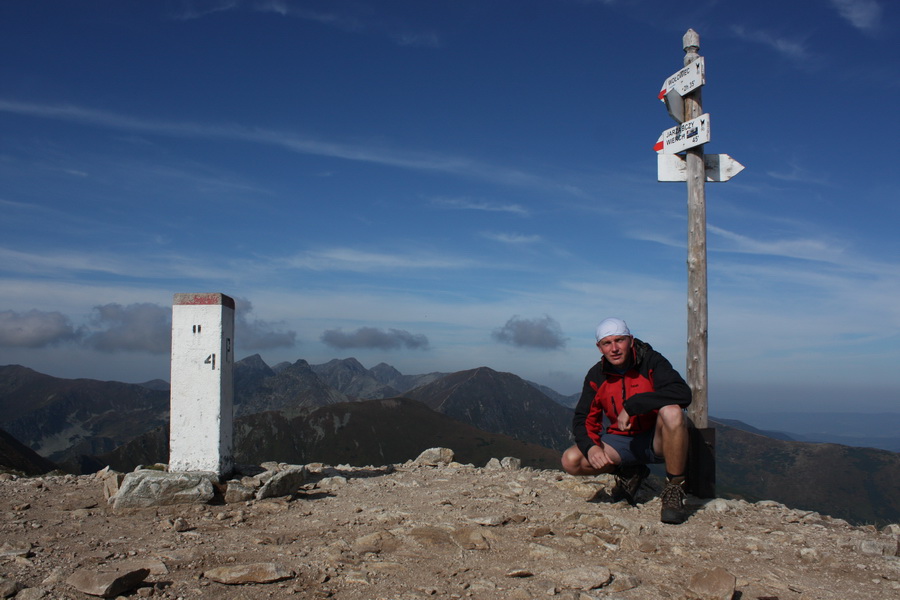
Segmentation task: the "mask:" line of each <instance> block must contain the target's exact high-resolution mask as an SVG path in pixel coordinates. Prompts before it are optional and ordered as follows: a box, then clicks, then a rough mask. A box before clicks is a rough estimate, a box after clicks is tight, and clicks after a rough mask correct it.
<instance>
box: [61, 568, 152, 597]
mask: <svg viewBox="0 0 900 600" xmlns="http://www.w3.org/2000/svg"><path fill="white" fill-rule="evenodd" d="M149 574H150V569H134V570H128V569H126V570H113V571H97V570H95V569H79V570H78V571H75V572H74V573H72V575H71V576H70V577H69V578H68V579H67V580H66V583H68V584H69V585H71V586H72V587H73V588H75V589H76V590H78V591H79V592H82V593H84V594H89V595H91V596H100V597H101V598H114V597H116V596H119V595H121V594H124V593H125V592H129V591H131V590H133V589H134V588H136V587H137V586H138V585H140V583H141V582H142V581H144V579H146V578H147V575H149Z"/></svg>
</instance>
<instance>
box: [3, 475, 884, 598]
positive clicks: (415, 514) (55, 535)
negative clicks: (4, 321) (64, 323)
mask: <svg viewBox="0 0 900 600" xmlns="http://www.w3.org/2000/svg"><path fill="white" fill-rule="evenodd" d="M493 462H494V464H492V465H490V466H489V467H478V468H476V467H473V466H466V465H459V464H456V463H452V462H451V463H449V464H438V465H436V466H435V465H426V464H422V463H421V462H416V461H411V462H408V463H405V464H399V465H393V466H388V467H367V468H354V467H348V466H338V467H327V466H322V465H309V466H308V467H309V477H308V479H307V480H306V482H305V483H304V484H303V485H302V487H301V488H300V489H299V490H298V491H297V493H296V494H293V495H292V496H287V497H280V498H271V499H266V500H251V501H246V502H240V503H234V504H204V505H174V506H162V507H156V508H142V509H130V510H119V511H114V510H113V508H112V506H111V505H110V504H109V503H108V502H107V501H106V499H105V497H104V492H103V485H102V482H101V481H100V478H99V477H98V476H79V477H76V476H71V475H66V476H44V477H39V478H14V477H11V476H9V475H6V476H4V478H3V480H0V514H2V524H0V528H2V529H0V591H2V594H0V597H10V595H14V597H15V598H16V599H17V600H21V599H33V598H72V599H77V598H89V597H91V596H88V595H86V594H85V593H84V592H82V591H79V588H77V587H76V586H75V585H74V584H73V581H74V579H73V575H76V574H82V575H85V574H87V575H91V574H100V573H104V572H109V571H113V570H118V572H128V571H131V572H134V571H135V570H136V569H140V568H145V569H147V571H146V572H141V575H140V576H139V577H138V579H143V581H142V582H141V583H139V584H131V585H126V587H127V588H128V589H126V590H124V591H122V592H112V595H115V594H116V593H121V595H123V596H125V597H151V598H166V599H174V598H183V599H189V598H216V599H219V598H222V599H238V598H310V599H325V598H334V599H341V600H343V599H347V600H351V599H396V600H403V599H407V600H413V599H428V598H476V599H477V598H484V599H516V600H520V599H521V600H530V599H534V598H551V599H563V600H590V599H592V598H598V599H599V598H608V599H621V600H625V599H641V600H653V599H675V600H680V599H687V598H704V599H705V598H733V599H740V600H751V599H752V600H773V599H778V600H813V599H816V600H826V599H835V600H837V599H840V600H853V599H860V600H873V599H890V598H900V558H898V556H897V554H898V540H900V529H898V527H897V526H896V525H894V526H888V527H887V528H884V529H882V530H880V531H879V530H876V529H875V528H874V527H871V526H868V527H856V526H851V525H849V524H847V523H846V522H844V521H840V520H835V519H831V518H828V517H825V516H821V515H819V514H816V513H809V512H806V511H797V510H791V509H788V508H786V507H784V506H782V505H780V504H776V503H772V502H761V503H756V504H749V503H746V502H743V501H735V500H723V499H715V500H711V501H700V500H698V499H693V498H689V500H690V507H691V509H692V514H691V516H690V519H689V520H688V521H687V522H686V523H684V524H682V525H665V524H661V523H660V522H659V499H658V498H657V494H658V491H659V489H658V483H656V484H653V483H652V482H651V484H650V485H646V486H645V488H644V489H642V491H641V495H640V496H639V500H642V501H643V502H642V503H640V504H638V505H637V506H635V507H632V506H629V505H627V504H625V503H613V502H611V501H610V498H609V497H608V489H609V486H610V485H611V481H610V480H609V478H608V477H606V476H604V477H600V478H588V479H581V478H574V477H570V476H567V475H564V474H562V473H561V472H559V471H537V470H532V469H529V468H524V469H522V468H515V461H507V462H506V463H505V464H504V465H503V466H501V465H500V464H499V463H497V462H496V461H493ZM654 488H655V489H654ZM232 580H237V581H249V583H236V584H232V583H222V582H223V581H232Z"/></svg>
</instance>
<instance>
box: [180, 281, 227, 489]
mask: <svg viewBox="0 0 900 600" xmlns="http://www.w3.org/2000/svg"><path fill="white" fill-rule="evenodd" d="M233 348H234V300H233V299H232V298H230V297H228V296H226V295H225V294H175V300H174V302H173V303H172V385H171V388H172V392H171V406H170V417H169V471H175V472H185V471H207V472H212V473H216V474H217V475H218V476H219V477H220V478H221V477H224V476H226V475H228V474H230V473H231V471H232V470H233V467H234V442H233V419H234V352H233Z"/></svg>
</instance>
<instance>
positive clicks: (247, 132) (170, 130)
mask: <svg viewBox="0 0 900 600" xmlns="http://www.w3.org/2000/svg"><path fill="white" fill-rule="evenodd" d="M0 112H6V113H11V114H19V115H25V116H30V117H35V118H43V119H54V120H59V121H66V122H71V123H80V124H84V125H91V126H95V127H104V128H108V129H116V130H122V131H131V132H142V133H145V134H152V135H160V136H168V137H177V138H193V139H207V140H231V141H234V142H246V143H255V144H264V145H268V146H275V147H281V148H284V149H287V150H290V151H293V152H298V153H301V154H309V155H314V156H325V157H330V158H339V159H344V160H351V161H359V162H365V163H371V164H379V165H383V166H388V167H397V168H402V169H409V170H413V171H429V172H437V173H446V174H451V175H457V176H461V177H469V178H473V179H478V180H482V181H489V182H492V183H497V184H501V185H508V186H515V187H525V188H535V187H537V188H542V189H548V190H555V191H560V192H564V193H566V194H570V195H578V194H580V193H581V192H580V190H578V189H575V188H572V187H571V186H570V185H568V184H560V183H558V182H556V181H552V180H549V179H545V178H542V177H540V176H537V175H534V174H532V173H528V172H525V171H522V170H519V169H514V168H509V167H502V166H498V165H492V164H489V163H484V162H480V161H477V160H472V159H469V158H465V157H459V156H446V155H441V154H433V153H427V152H409V151H401V150H397V149H395V148H391V147H385V146H384V145H362V144H346V143H341V142H332V141H326V140H321V139H315V138H311V137H304V136H301V135H297V134H293V133H286V132H280V131H272V130H265V129H256V128H247V127H241V126H237V125H206V124H201V123H194V122H170V121H159V120H153V119H141V118H137V117H132V116H128V115H122V114H118V113H114V112H110V111H103V110H95V109H90V108H84V107H79V106H73V105H49V104H35V103H25V102H16V101H12V100H4V99H0Z"/></svg>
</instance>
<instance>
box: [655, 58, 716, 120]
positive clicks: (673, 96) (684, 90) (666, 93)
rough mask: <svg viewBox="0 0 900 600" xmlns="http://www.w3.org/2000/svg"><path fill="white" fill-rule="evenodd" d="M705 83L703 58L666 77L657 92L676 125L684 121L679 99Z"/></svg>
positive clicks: (682, 103) (682, 107) (682, 105)
mask: <svg viewBox="0 0 900 600" xmlns="http://www.w3.org/2000/svg"><path fill="white" fill-rule="evenodd" d="M705 83H706V63H704V62H703V57H702V56H701V57H699V58H698V59H697V60H695V61H694V62H692V63H691V64H689V65H688V66H686V67H685V68H683V69H681V70H680V71H678V72H677V73H674V74H672V75H671V76H670V77H668V78H667V79H666V80H665V81H664V82H663V85H662V89H661V90H660V91H659V99H660V100H661V101H663V102H665V103H666V108H667V109H668V111H669V115H670V116H671V117H672V118H673V119H675V122H676V123H681V122H682V121H684V101H683V100H682V99H681V97H682V96H684V95H685V94H689V93H691V92H693V91H694V90H696V89H697V88H699V87H700V86H702V85H703V84H705Z"/></svg>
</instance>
